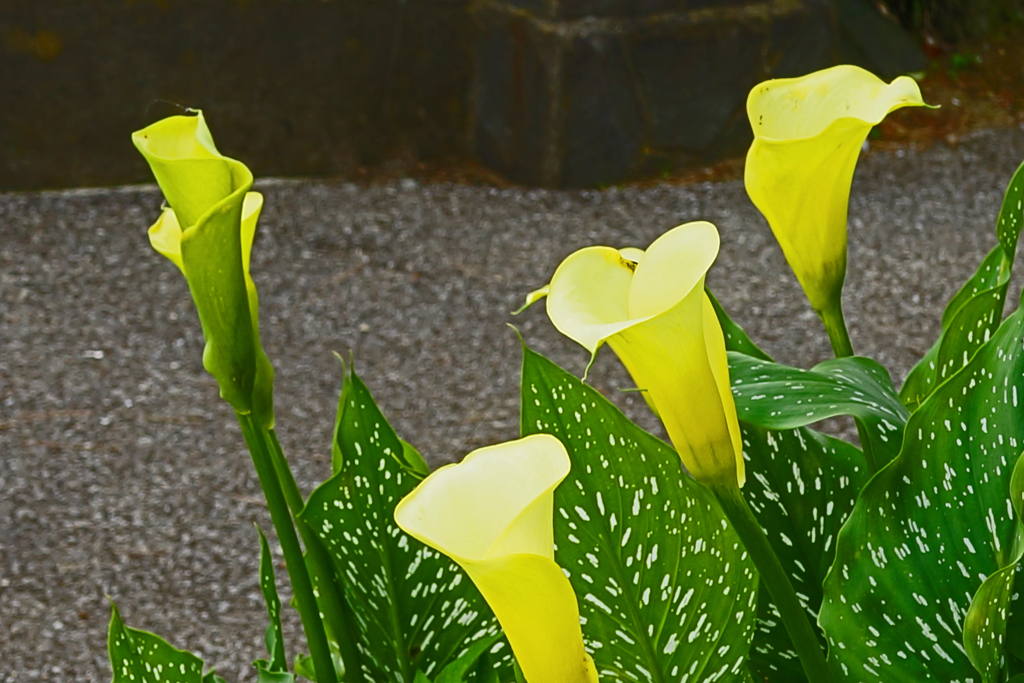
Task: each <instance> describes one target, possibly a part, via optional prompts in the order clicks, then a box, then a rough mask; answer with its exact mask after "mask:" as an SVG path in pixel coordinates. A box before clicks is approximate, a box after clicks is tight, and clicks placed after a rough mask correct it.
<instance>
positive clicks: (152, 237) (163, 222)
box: [149, 206, 185, 275]
mask: <svg viewBox="0 0 1024 683" xmlns="http://www.w3.org/2000/svg"><path fill="white" fill-rule="evenodd" d="M149 244H150V245H151V246H152V247H153V249H154V250H156V252H157V253H158V254H160V255H161V256H164V257H166V258H167V259H168V260H170V261H171V262H172V263H173V264H174V265H176V266H177V267H178V270H180V271H181V273H182V275H184V274H185V264H184V263H183V262H182V260H181V226H180V225H179V224H178V217H177V216H175V215H174V209H172V208H170V207H169V206H168V207H164V209H163V211H161V212H160V217H159V218H157V219H156V223H153V225H151V226H150V227H149Z"/></svg>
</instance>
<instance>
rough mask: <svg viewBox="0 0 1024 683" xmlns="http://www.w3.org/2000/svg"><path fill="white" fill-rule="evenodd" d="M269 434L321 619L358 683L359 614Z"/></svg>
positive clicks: (274, 438)
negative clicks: (356, 636)
mask: <svg viewBox="0 0 1024 683" xmlns="http://www.w3.org/2000/svg"><path fill="white" fill-rule="evenodd" d="M266 435H267V443H268V445H269V447H270V452H271V455H272V456H273V459H274V468H275V469H276V470H277V478H278V480H279V481H280V482H281V487H282V488H283V489H284V497H285V499H286V500H287V501H288V507H289V508H290V509H291V512H292V517H294V518H295V521H296V524H297V526H298V527H299V535H300V536H302V542H303V544H305V546H306V560H307V562H308V565H309V569H310V571H311V572H312V574H313V577H312V578H313V582H314V584H315V586H314V587H315V588H316V590H317V597H318V598H319V599H320V602H321V604H322V605H323V612H322V614H321V616H322V617H323V620H324V623H325V624H326V626H327V629H328V631H329V632H330V634H331V635H332V636H333V637H334V640H335V642H336V643H337V644H338V651H339V654H340V655H341V661H342V662H343V663H344V665H345V677H344V678H345V680H346V681H354V680H356V677H357V676H358V675H359V671H360V661H359V660H360V657H359V650H358V649H357V648H356V642H355V639H354V638H353V637H352V635H353V634H356V633H358V628H359V627H358V625H357V624H356V620H355V615H353V614H352V609H351V608H350V607H349V605H348V603H347V602H346V601H345V599H344V597H343V596H342V594H341V593H340V592H339V591H338V586H337V584H336V583H335V581H334V565H333V563H332V562H331V557H330V555H329V554H328V553H327V549H326V548H325V547H324V544H323V543H322V542H321V541H320V538H319V536H317V534H316V532H315V531H313V529H312V527H310V526H309V524H308V523H307V522H306V520H305V519H304V518H302V517H300V516H299V513H300V512H302V508H303V507H304V506H305V503H304V502H303V501H304V499H303V496H302V491H300V490H299V485H298V483H297V482H296V481H295V475H293V474H292V470H291V468H290V467H289V466H288V459H287V458H285V456H284V450H282V448H281V442H280V441H278V439H277V432H275V431H274V430H273V429H270V430H268V431H267V432H266Z"/></svg>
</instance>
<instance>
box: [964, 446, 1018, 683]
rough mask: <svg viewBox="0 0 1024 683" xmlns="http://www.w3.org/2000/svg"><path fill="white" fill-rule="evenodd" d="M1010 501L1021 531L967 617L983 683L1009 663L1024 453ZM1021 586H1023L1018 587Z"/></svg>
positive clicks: (970, 650)
mask: <svg viewBox="0 0 1024 683" xmlns="http://www.w3.org/2000/svg"><path fill="white" fill-rule="evenodd" d="M1010 503H1011V504H1012V505H1013V508H1014V510H1015V511H1016V513H1017V517H1018V522H1017V533H1016V534H1015V535H1014V539H1013V543H1012V544H1011V545H1010V547H1009V548H1008V551H1007V552H1005V553H1003V556H1004V565H1003V566H1002V567H1000V568H999V570H998V571H996V572H995V573H993V574H992V575H991V576H989V577H988V578H987V579H985V581H984V582H983V583H982V584H981V588H979V589H978V592H977V593H975V594H974V599H973V600H971V606H970V607H969V608H968V610H967V616H966V617H965V618H964V647H965V648H966V649H967V656H968V657H969V658H970V660H971V663H972V664H974V668H976V669H977V670H978V671H979V672H980V673H981V680H982V682H983V683H998V682H999V681H1000V680H1001V673H1002V671H1003V669H1004V667H1005V665H1006V659H1005V657H1006V653H1005V652H1004V649H1003V645H1004V643H1006V634H1007V613H1008V611H1009V609H1010V601H1011V600H1012V599H1013V594H1014V578H1015V575H1016V574H1017V569H1018V566H1019V562H1020V560H1021V557H1024V456H1021V457H1019V458H1017V465H1016V466H1015V467H1014V468H1013V475H1012V476H1011V478H1010ZM1018 590H1019V589H1018Z"/></svg>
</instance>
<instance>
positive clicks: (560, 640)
mask: <svg viewBox="0 0 1024 683" xmlns="http://www.w3.org/2000/svg"><path fill="white" fill-rule="evenodd" d="M568 473H569V456H568V454H567V453H566V451H565V447H564V446H563V445H562V443H561V442H560V441H559V440H558V439H556V438H555V437H553V436H550V435H547V434H536V435H533V436H528V437H526V438H524V439H520V440H518V441H510V442H507V443H502V444H498V445H495V446H489V447H487V448H481V449H479V450H476V451H473V452H472V453H470V454H469V455H467V456H466V457H465V459H463V461H462V462H461V463H459V464H456V465H447V466H445V467H442V468H440V469H438V470H436V471H435V472H433V473H432V474H431V475H430V476H428V477H427V478H426V479H424V480H423V481H422V482H421V483H420V484H419V486H417V487H416V489H415V490H414V491H412V493H410V494H409V495H408V496H406V497H405V498H404V499H403V500H402V501H401V502H400V503H399V504H398V506H397V507H396V508H395V521H396V522H397V524H398V526H399V527H401V528H402V529H403V530H404V531H405V532H406V533H408V534H409V535H410V536H412V537H413V538H416V539H418V540H420V541H422V542H423V543H425V544H426V545H428V546H430V547H432V548H435V549H437V550H438V551H440V552H442V553H444V554H445V555H447V556H448V557H450V558H451V559H452V560H454V561H455V562H456V563H458V564H459V565H460V566H461V567H462V568H463V570H465V572H466V574H467V575H468V576H469V578H470V579H472V581H473V583H474V584H475V585H476V587H477V588H478V589H479V590H480V593H481V594H482V595H483V597H484V599H485V600H487V603H488V604H489V605H490V606H491V609H492V610H493V611H494V614H495V616H497V618H498V621H499V622H500V623H501V626H502V629H504V631H505V635H506V636H507V637H508V641H509V643H510V644H511V645H512V651H513V652H514V653H515V656H516V660H517V661H518V662H519V666H520V668H521V669H522V671H523V675H524V676H525V677H526V680H527V681H528V682H529V683H595V682H596V681H597V671H596V669H595V668H594V664H593V662H592V661H591V659H590V656H589V655H588V654H587V653H586V651H585V650H584V648H583V634H582V631H581V629H580V618H579V606H578V603H577V602H576V595H575V594H574V593H573V590H572V586H571V585H570V584H569V580H568V579H567V578H566V577H565V574H563V573H562V570H561V569H560V568H559V566H558V565H557V564H556V563H555V560H554V520H553V517H552V515H553V512H554V491H555V488H556V487H557V486H558V484H559V483H560V482H561V481H562V480H563V479H564V478H565V476H566V475H567V474H568Z"/></svg>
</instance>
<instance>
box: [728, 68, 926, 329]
mask: <svg viewBox="0 0 1024 683" xmlns="http://www.w3.org/2000/svg"><path fill="white" fill-rule="evenodd" d="M922 105H925V103H924V101H923V100H922V99H921V91H920V89H919V88H918V86H917V83H916V82H915V81H914V80H913V79H912V78H909V77H907V76H900V77H899V78H897V79H896V80H894V81H893V82H892V83H890V84H886V83H885V82H884V81H882V80H881V79H879V78H878V77H877V76H875V75H874V74H872V73H870V72H868V71H865V70H864V69H861V68H860V67H856V66H850V65H840V66H835V67H832V68H829V69H824V70H822V71H817V72H815V73H812V74H809V75H807V76H802V77H800V78H784V79H776V80H771V81H765V82H764V83H761V84H759V85H757V86H755V87H754V89H753V90H751V91H750V95H749V97H748V98H747V116H748V117H749V118H750V125H751V128H753V131H754V143H753V144H752V145H751V147H750V151H749V152H748V153H747V161H746V168H745V171H744V184H745V185H746V188H747V193H748V194H749V195H750V199H751V201H753V202H754V205H755V206H757V208H758V209H759V210H760V211H761V213H762V214H764V216H765V218H766V219H767V220H768V224H769V225H770V226H771V229H772V232H773V233H774V234H775V238H776V239H777V240H778V242H779V245H780V246H781V247H782V251H783V253H784V254H785V256H786V260H787V261H788V262H789V265H790V267H791V268H792V269H793V272H794V273H795V274H796V277H797V280H799V281H800V285H801V286H802V287H803V289H804V292H805V293H806V294H807V298H808V299H809V300H810V302H811V305H812V306H813V307H814V309H815V310H816V311H818V312H819V313H820V312H821V311H823V310H826V309H827V308H829V307H830V306H835V305H837V303H838V301H839V297H840V296H841V294H842V288H843V280H844V278H845V276H846V217H847V208H848V205H849V199H850V183H851V182H852V180H853V172H854V168H855V167H856V165H857V158H858V156H859V154H860V150H861V146H862V145H863V144H864V140H865V139H866V138H867V135H868V132H870V130H871V128H872V126H874V125H876V124H878V123H880V122H881V121H882V119H884V118H885V117H886V115H887V114H888V113H889V112H891V111H893V110H895V109H899V108H900V107H908V106H922ZM925 106H926V105H925Z"/></svg>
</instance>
